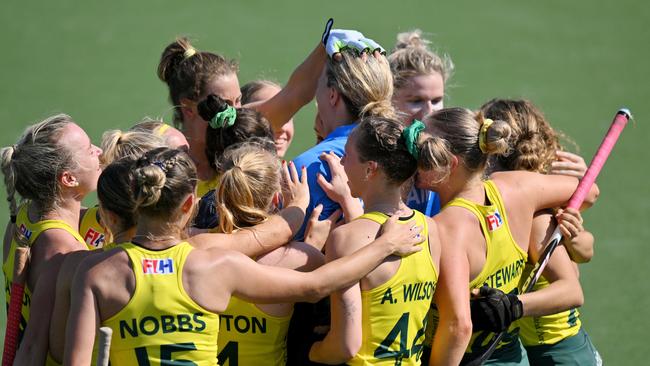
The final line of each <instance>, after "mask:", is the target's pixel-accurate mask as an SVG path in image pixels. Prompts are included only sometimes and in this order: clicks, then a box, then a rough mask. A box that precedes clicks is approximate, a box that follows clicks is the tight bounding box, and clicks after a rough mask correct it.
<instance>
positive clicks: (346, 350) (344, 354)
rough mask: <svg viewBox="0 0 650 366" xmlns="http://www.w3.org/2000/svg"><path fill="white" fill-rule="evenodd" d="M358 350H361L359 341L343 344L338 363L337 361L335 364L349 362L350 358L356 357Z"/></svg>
mask: <svg viewBox="0 0 650 366" xmlns="http://www.w3.org/2000/svg"><path fill="white" fill-rule="evenodd" d="M360 349H361V339H359V340H358V342H349V343H347V344H345V345H344V346H343V348H342V349H341V354H340V355H339V356H340V358H339V360H340V361H338V362H337V363H345V362H348V361H350V360H351V359H352V357H354V356H356V354H357V353H359V350H360Z"/></svg>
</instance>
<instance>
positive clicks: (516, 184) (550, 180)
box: [492, 171, 599, 212]
mask: <svg viewBox="0 0 650 366" xmlns="http://www.w3.org/2000/svg"><path fill="white" fill-rule="evenodd" d="M492 177H493V178H496V179H499V180H507V181H509V183H508V184H509V186H511V187H513V188H514V189H513V191H515V192H517V195H519V197H520V198H522V199H525V200H528V201H530V202H531V203H532V204H533V206H534V207H533V209H534V212H537V211H541V210H543V209H546V208H555V207H562V206H564V205H566V204H567V202H568V201H569V199H570V198H571V195H573V192H575V190H576V188H577V187H578V179H577V178H575V177H570V176H565V175H547V174H538V173H532V172H526V171H512V172H497V173H493V174H492ZM598 194H599V190H598V186H597V185H596V184H594V185H593V186H592V187H591V189H590V190H589V193H588V194H587V197H585V201H584V203H583V206H582V207H583V208H588V207H591V206H592V205H593V204H594V203H595V202H596V199H597V198H598Z"/></svg>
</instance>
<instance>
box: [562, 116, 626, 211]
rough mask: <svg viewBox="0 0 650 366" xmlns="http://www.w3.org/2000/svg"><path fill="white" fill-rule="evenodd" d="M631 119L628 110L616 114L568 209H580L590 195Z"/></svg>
mask: <svg viewBox="0 0 650 366" xmlns="http://www.w3.org/2000/svg"><path fill="white" fill-rule="evenodd" d="M631 117H632V115H631V114H630V111H629V110H628V109H625V108H623V109H620V110H619V111H618V112H616V116H615V117H614V121H613V122H612V125H611V126H609V131H607V134H606V135H605V138H603V142H601V143H600V147H598V150H596V154H595V155H594V158H593V159H591V164H589V168H588V169H587V172H586V173H585V175H584V177H582V179H581V180H580V184H578V188H576V191H575V192H574V193H573V196H571V199H570V200H569V204H568V205H567V207H568V208H575V209H578V208H580V206H581V205H582V202H583V201H584V200H585V197H586V196H587V193H589V190H590V189H591V186H592V185H593V184H594V182H595V181H596V177H598V174H599V173H600V170H601V169H602V168H603V165H605V162H606V161H607V158H608V157H609V154H610V153H611V152H612V149H613V148H614V145H615V144H616V141H617V140H618V137H619V136H620V135H621V132H623V128H625V126H626V125H627V122H628V121H629V120H630V118H631Z"/></svg>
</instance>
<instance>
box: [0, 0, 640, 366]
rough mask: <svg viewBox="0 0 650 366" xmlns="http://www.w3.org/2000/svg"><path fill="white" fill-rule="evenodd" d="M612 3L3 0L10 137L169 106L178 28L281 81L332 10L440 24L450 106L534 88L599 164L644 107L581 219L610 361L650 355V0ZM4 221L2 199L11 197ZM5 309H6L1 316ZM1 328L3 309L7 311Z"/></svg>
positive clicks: (595, 308) (250, 73) (372, 28)
mask: <svg viewBox="0 0 650 366" xmlns="http://www.w3.org/2000/svg"><path fill="white" fill-rule="evenodd" d="M648 4H649V3H648V2H646V1H640V0H619V1H616V2H613V1H608V2H605V1H586V0H580V1H577V0H574V1H559V0H552V1H537V2H516V1H501V0H496V1H467V0H458V1H454V2H451V1H450V2H445V3H441V2H439V1H411V0H401V1H372V2H370V1H363V2H362V1H355V2H353V1H329V2H324V1H318V2H316V1H284V0H283V1H278V0H276V1H238V2H235V1H222V0H211V1H198V0H193V1H123V0H113V1H105V2H97V1H69V0H58V1H48V2H46V1H17V0H7V1H4V2H3V3H2V4H1V5H0V39H1V40H2V42H1V43H0V45H1V47H2V51H1V52H0V82H1V84H0V103H1V106H2V107H1V108H0V121H1V122H0V123H1V126H2V127H1V128H2V133H0V144H1V145H7V144H11V143H13V142H15V141H16V139H17V137H18V136H19V134H20V132H21V131H22V130H23V129H24V127H25V126H26V125H28V124H29V123H32V122H35V121H39V120H40V119H42V118H44V117H46V116H48V115H50V114H53V113H58V112H66V113H68V114H70V115H72V116H73V118H74V119H75V120H76V121H78V122H79V124H80V125H81V126H82V127H84V128H85V129H86V130H87V131H88V133H89V135H90V136H91V137H92V138H93V139H94V141H95V142H96V143H98V142H99V137H100V136H101V133H102V131H104V130H106V129H111V128H127V127H128V126H130V125H132V124H133V123H134V122H135V121H137V120H138V119H140V118H141V117H143V116H145V115H149V116H164V117H165V118H167V119H169V118H170V116H171V114H170V112H169V106H168V103H167V94H166V89H165V87H164V85H163V84H162V83H161V82H160V81H159V80H158V79H157V77H156V75H155V69H156V66H157V63H158V58H159V56H160V53H161V52H162V50H163V48H164V47H165V45H166V44H167V43H169V42H170V41H171V40H172V39H173V38H174V37H175V36H176V35H189V36H190V37H192V38H193V39H194V40H195V46H196V47H197V48H199V49H207V50H213V51H218V52H221V53H222V54H224V55H226V56H229V57H234V58H237V59H239V60H240V64H241V72H240V80H241V82H242V84H243V83H244V82H246V81H249V80H252V79H254V78H259V77H266V78H271V79H275V80H277V81H286V79H287V78H288V76H289V74H290V72H291V71H292V69H293V67H295V65H297V64H298V63H299V62H300V61H301V60H302V59H303V58H304V56H305V55H306V54H307V53H308V52H309V51H310V50H311V49H312V48H313V47H314V46H315V45H316V42H317V41H318V40H319V39H320V34H321V31H322V26H323V24H324V21H325V20H326V18H327V17H330V16H332V17H334V18H335V20H336V22H335V25H336V27H346V28H356V29H359V30H361V31H363V32H364V33H365V34H366V35H368V36H371V37H372V38H374V39H375V40H377V41H379V42H380V43H381V44H383V45H384V46H385V47H386V48H390V47H391V46H392V44H393V43H394V40H395V34H396V33H397V32H399V31H405V30H409V29H412V28H415V27H417V28H421V29H422V30H424V31H425V32H428V33H429V36H430V38H431V40H432V41H433V42H434V43H435V45H436V46H437V47H438V48H439V49H440V50H441V51H444V52H447V53H449V54H450V55H451V56H452V58H453V60H454V62H455V64H456V72H455V75H454V76H453V78H452V79H451V83H450V85H449V87H448V90H447V91H448V98H447V101H446V103H447V105H448V106H466V107H470V108H476V107H478V106H479V105H480V104H481V103H483V102H484V101H486V100H488V99H489V98H492V97H526V98H530V99H532V100H533V101H534V102H535V103H537V104H538V105H539V106H540V107H541V108H542V109H543V110H544V111H545V113H546V114H547V116H548V117H549V119H550V120H551V121H552V123H553V124H554V125H555V126H556V127H558V128H559V129H561V130H562V131H564V132H565V133H566V134H568V135H569V136H571V137H573V138H574V139H575V140H576V141H577V142H578V144H579V145H580V147H581V151H582V153H583V154H585V155H586V160H590V158H591V155H592V154H593V152H594V151H595V149H596V148H597V146H598V144H599V143H600V140H601V138H602V136H603V135H604V133H605V131H606V129H607V127H608V125H609V122H610V121H611V119H612V116H613V114H614V112H615V111H616V110H617V108H619V107H621V106H628V107H629V108H631V110H632V112H633V113H634V114H635V116H636V117H637V123H636V125H630V126H629V127H628V128H627V130H626V131H625V132H624V134H623V136H622V138H621V140H620V141H619V144H618V145H617V147H616V149H615V150H614V153H613V155H612V156H611V159H610V161H609V162H608V164H607V166H606V167H605V169H604V171H603V173H602V176H601V178H600V179H599V180H598V183H599V185H600V189H601V193H602V194H601V197H600V200H599V202H598V204H597V206H596V207H595V208H594V209H592V210H590V211H589V212H588V213H586V214H585V217H586V225H587V226H588V228H589V229H591V230H592V231H593V232H594V233H595V236H596V256H595V258H594V259H593V261H592V263H590V264H587V265H584V266H582V267H581V276H582V283H583V286H584V291H585V296H586V304H585V306H584V307H583V310H582V313H583V317H582V318H583V320H584V324H585V328H586V329H587V331H588V332H589V334H590V335H591V337H592V339H593V341H594V343H595V344H596V346H597V347H598V349H599V350H600V352H601V354H602V356H603V358H604V360H605V362H606V363H607V364H610V365H636V364H641V363H643V360H644V359H645V357H644V355H643V353H644V352H643V351H642V350H643V349H645V346H643V345H644V344H646V343H647V341H646V340H645V332H644V329H645V328H648V326H649V325H650V322H649V321H648V318H647V314H648V312H647V311H646V309H647V308H648V307H650V295H649V290H650V287H649V286H648V284H647V281H646V280H645V278H646V276H647V263H648V258H649V257H648V254H650V253H649V251H648V249H647V246H648V245H649V244H650V225H649V224H648V216H647V213H648V212H649V209H650V200H649V199H648V193H650V192H649V191H650V189H649V188H648V187H649V185H648V182H647V180H648V178H649V177H650V174H649V173H648V167H649V166H650V165H649V164H648V162H647V158H648V154H647V149H646V147H647V146H648V140H649V139H650V133H649V129H648V127H647V125H646V118H647V116H648V115H650V107H648V103H647V101H646V100H645V98H647V97H649V96H650V93H648V83H650V73H649V72H648V69H647V64H648V61H647V58H648V55H649V51H650V48H649V46H648V44H649V40H650V27H648V25H647V22H648V20H650V5H648ZM313 114H314V108H313V106H312V105H309V106H308V107H306V108H305V109H303V110H302V111H301V112H300V113H299V114H298V115H297V117H296V125H297V133H296V139H295V140H294V143H293V146H292V148H291V150H290V152H289V155H290V156H294V155H295V154H296V153H298V152H300V151H302V150H303V149H305V148H306V147H308V146H310V145H311V144H312V142H313V141H314V137H313V134H312V132H311V128H312V127H311V125H312V121H313ZM0 215H1V216H2V217H0V220H3V222H4V220H6V218H7V206H6V204H4V203H3V204H2V205H1V207H0ZM2 317H3V318H4V312H2ZM2 321H3V322H4V319H2Z"/></svg>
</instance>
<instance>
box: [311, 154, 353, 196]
mask: <svg viewBox="0 0 650 366" xmlns="http://www.w3.org/2000/svg"><path fill="white" fill-rule="evenodd" d="M320 159H321V160H322V161H324V162H325V163H326V164H327V165H328V166H329V168H330V172H331V174H332V179H331V180H330V181H329V182H328V181H327V179H325V177H324V176H323V175H321V174H320V173H319V174H318V176H317V177H316V181H317V182H318V185H319V186H320V187H321V188H322V189H323V191H324V192H325V194H326V195H327V197H329V199H331V200H332V201H334V202H336V203H338V204H339V205H343V203H344V202H345V201H346V200H350V199H353V198H352V193H350V186H348V175H347V174H345V169H343V165H341V158H340V157H338V156H337V155H336V154H334V153H333V152H331V151H330V152H328V153H325V152H324V153H322V154H321V155H320Z"/></svg>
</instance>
